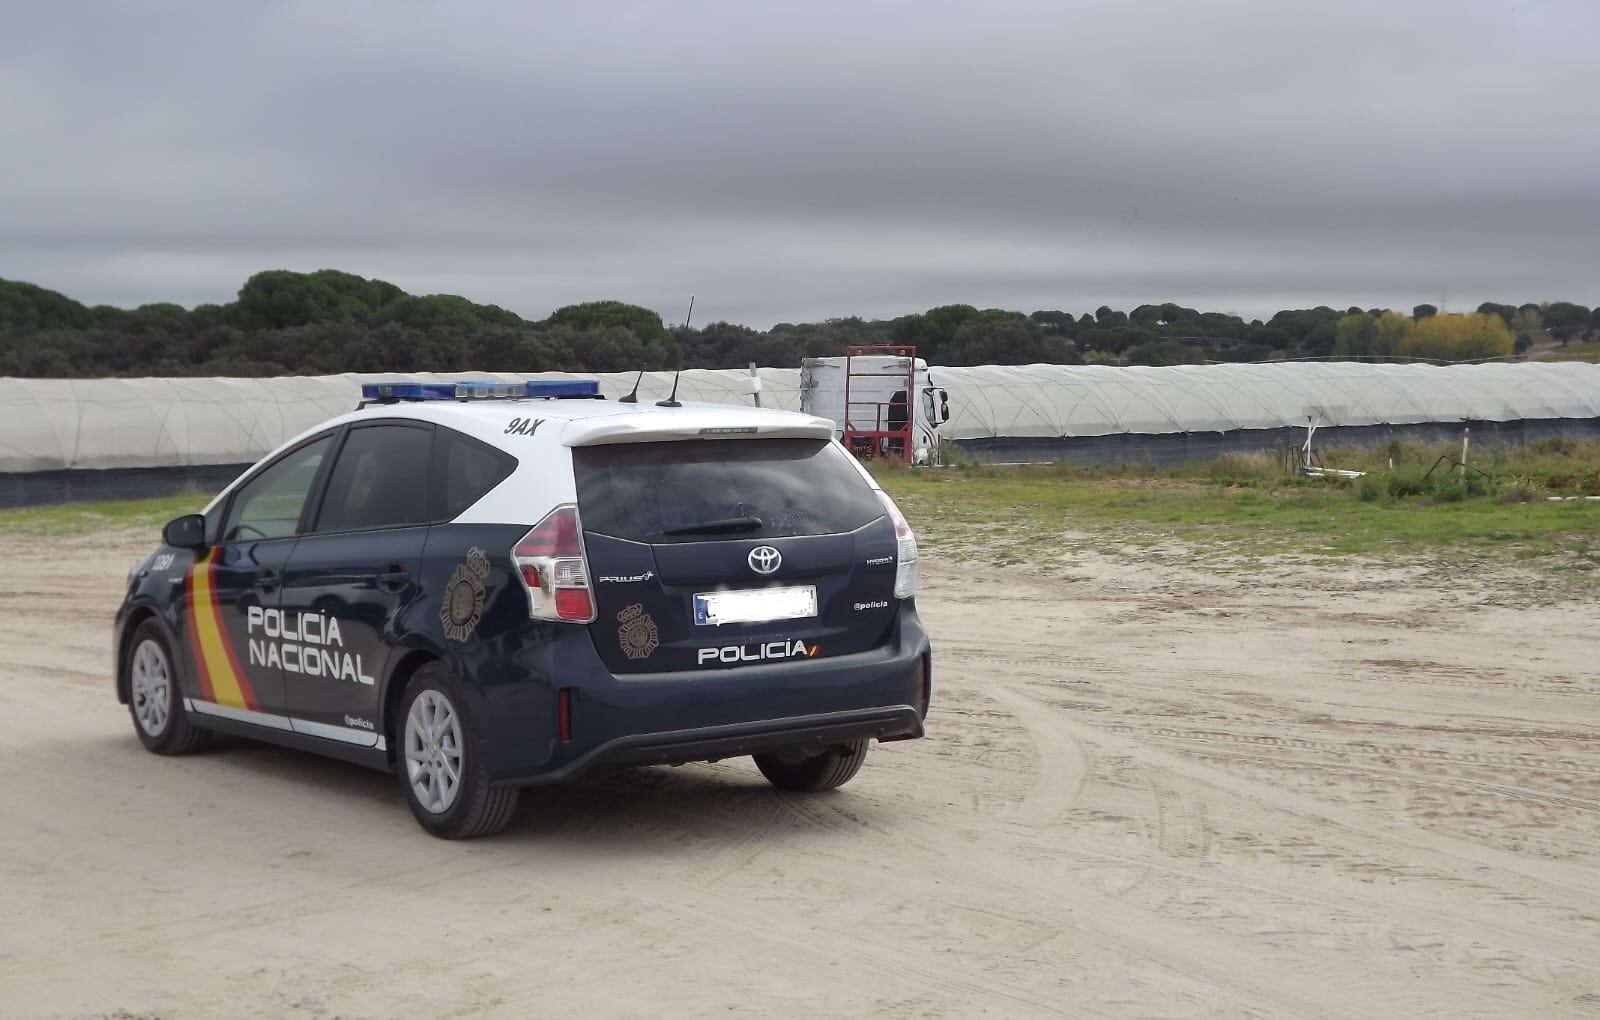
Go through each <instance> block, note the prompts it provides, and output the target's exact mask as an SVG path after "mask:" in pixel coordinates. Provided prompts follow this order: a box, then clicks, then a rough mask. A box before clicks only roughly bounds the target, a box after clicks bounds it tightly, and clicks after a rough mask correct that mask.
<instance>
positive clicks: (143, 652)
mask: <svg viewBox="0 0 1600 1020" xmlns="http://www.w3.org/2000/svg"><path fill="white" fill-rule="evenodd" d="M122 669H123V672H124V673H125V675H126V676H127V678H128V715H129V716H131V717H132V718H133V732H134V733H136V734H138V736H139V742H140V743H141V744H143V745H144V746H145V748H146V749H147V750H150V751H154V752H155V753H156V754H188V753H190V752H191V751H198V750H199V749H200V748H202V747H204V746H205V745H206V744H207V743H209V742H210V740H211V731H210V730H207V729H202V728H201V727H199V726H196V725H195V724H194V723H193V721H192V720H190V718H189V713H188V711H187V710H186V709H185V708H184V707H183V683H182V679H181V675H180V673H179V672H178V659H177V657H176V656H174V655H173V654H172V647H171V646H170V645H168V644H167V638H166V635H165V634H164V633H163V632H162V630H161V627H160V626H159V625H158V624H157V623H156V622H155V621H154V620H146V621H144V622H143V623H141V624H139V626H138V627H137V628H135V629H134V632H133V639H132V640H131V641H129V642H128V651H127V654H126V656H125V658H124V659H123V663H122Z"/></svg>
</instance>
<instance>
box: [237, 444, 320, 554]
mask: <svg viewBox="0 0 1600 1020" xmlns="http://www.w3.org/2000/svg"><path fill="white" fill-rule="evenodd" d="M332 442H333V437H332V436H323V437H322V438H321V439H317V440H314V441H312V442H310V443H307V444H306V445H305V446H302V447H300V448H299V449H298V450H295V451H293V452H291V453H289V454H286V455H285V456H283V457H280V458H279V459H278V460H276V461H274V462H273V463H272V464H270V465H268V466H267V467H265V468H263V469H262V470H261V471H260V472H258V473H257V474H256V476H255V477H254V478H252V479H250V480H249V481H248V482H245V483H244V485H242V486H240V488H239V491H238V492H236V493H234V495H233V500H232V502H231V503H229V505H228V517H227V519H226V520H225V521H224V522H223V525H222V541H224V542H258V541H261V540H262V539H268V538H288V537H289V536H291V535H293V534H294V533H295V530H296V528H297V527H298V526H299V523H300V511H301V510H302V509H303V508H304V507H305V504H306V496H308V495H310V493H311V487H312V485H314V484H315V483H316V480H317V469H318V468H320V467H321V466H322V459H323V458H324V457H326V456H327V455H328V448H329V446H330V444H331V443H332Z"/></svg>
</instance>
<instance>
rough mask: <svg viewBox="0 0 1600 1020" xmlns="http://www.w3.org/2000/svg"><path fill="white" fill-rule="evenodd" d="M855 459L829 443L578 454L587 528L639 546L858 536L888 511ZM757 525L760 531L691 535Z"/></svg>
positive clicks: (666, 445) (624, 446)
mask: <svg viewBox="0 0 1600 1020" xmlns="http://www.w3.org/2000/svg"><path fill="white" fill-rule="evenodd" d="M849 456H850V455H849V454H847V453H845V452H844V451H843V450H841V449H839V448H838V447H837V446H835V445H834V444H833V443H831V442H829V441H827V440H823V439H724V440H692V441H688V442H681V443H674V442H663V443H621V444H617V445H615V446H587V447H578V448H577V449H574V450H573V451H572V460H573V468H574V471H575V473H576V475H577V482H578V508H579V511H580V512H581V513H582V515H583V526H584V528H585V529H586V530H588V531H593V532H597V533H599V534H602V535H610V536H612V537H613V538H624V539H629V540H631V541H636V542H651V543H664V542H706V541H723V540H726V539H729V538H787V537H790V536H794V535H832V534H838V533H840V532H846V531H854V530H855V529H857V528H859V527H861V526H862V525H864V524H870V523H871V522H872V521H875V520H877V519H878V518H879V517H882V516H883V504H882V503H881V502H879V501H878V497H877V494H876V493H874V492H873V491H872V488H871V487H870V486H869V485H867V483H866V482H865V481H864V480H863V479H862V477H861V474H860V472H858V471H857V470H856V467H855V465H854V464H852V463H850V460H849ZM741 518H754V519H756V520H758V521H759V522H760V525H759V527H750V526H745V527H738V528H733V529H730V530H727V531H694V532H691V533H687V534H679V535H674V534H671V532H672V531H674V530H676V529H681V528H690V529H694V528H698V527H699V526H702V525H706V524H714V523H715V522H718V521H734V520H738V519H741Z"/></svg>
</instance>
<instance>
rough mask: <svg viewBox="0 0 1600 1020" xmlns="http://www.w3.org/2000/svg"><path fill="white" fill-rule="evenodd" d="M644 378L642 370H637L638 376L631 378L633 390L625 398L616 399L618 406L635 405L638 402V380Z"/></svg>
mask: <svg viewBox="0 0 1600 1020" xmlns="http://www.w3.org/2000/svg"><path fill="white" fill-rule="evenodd" d="M643 378H644V369H642V368H641V369H639V374H638V375H636V376H634V377H633V389H632V390H630V391H629V392H628V395H627V396H625V397H618V398H617V403H619V404H637V403H638V402H639V380H641V379H643Z"/></svg>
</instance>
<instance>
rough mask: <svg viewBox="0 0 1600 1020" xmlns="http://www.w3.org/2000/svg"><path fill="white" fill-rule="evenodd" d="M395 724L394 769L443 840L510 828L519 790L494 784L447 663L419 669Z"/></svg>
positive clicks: (417, 811) (422, 819) (415, 808)
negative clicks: (484, 767) (486, 768)
mask: <svg viewBox="0 0 1600 1020" xmlns="http://www.w3.org/2000/svg"><path fill="white" fill-rule="evenodd" d="M395 728H396V729H397V730H398V731H399V732H398V734H397V736H399V738H400V740H399V746H400V753H399V755H398V756H397V757H398V761H397V763H396V768H395V771H396V772H397V773H398V775H399V777H400V786H401V788H402V789H404V790H405V791H406V802H407V803H408V804H410V805H411V813H412V814H413V815H415V816H416V819H417V821H418V822H419V823H421V825H422V827H423V828H424V829H427V830H428V831H429V832H431V833H433V834H434V835H435V836H439V837H441V838H443V839H472V838H474V837H477V836H488V835H492V834H493V833H496V832H499V831H500V830H501V829H503V828H505V827H506V824H507V823H508V822H510V821H511V816H512V815H513V814H514V813H515V812H516V808H517V794H518V792H519V791H518V790H517V789H516V788H515V787H491V786H490V785H489V779H488V776H487V775H486V774H485V772H484V770H483V768H482V766H481V765H480V764H479V760H478V757H479V756H478V754H477V747H476V745H475V743H474V741H473V735H472V726H471V723H470V721H469V720H468V719H467V717H466V716H465V715H464V714H463V713H462V711H461V699H460V698H459V697H457V695H456V684H455V679H454V677H452V676H451V674H450V671H449V669H447V668H446V667H445V665H444V664H443V663H439V662H430V663H428V664H427V665H426V666H423V667H422V668H421V669H419V670H417V673H416V675H415V676H414V677H412V679H411V683H410V684H409V685H407V687H406V693H405V696H404V700H403V702H402V705H401V709H400V716H399V720H398V724H397V726H396V727H395Z"/></svg>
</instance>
